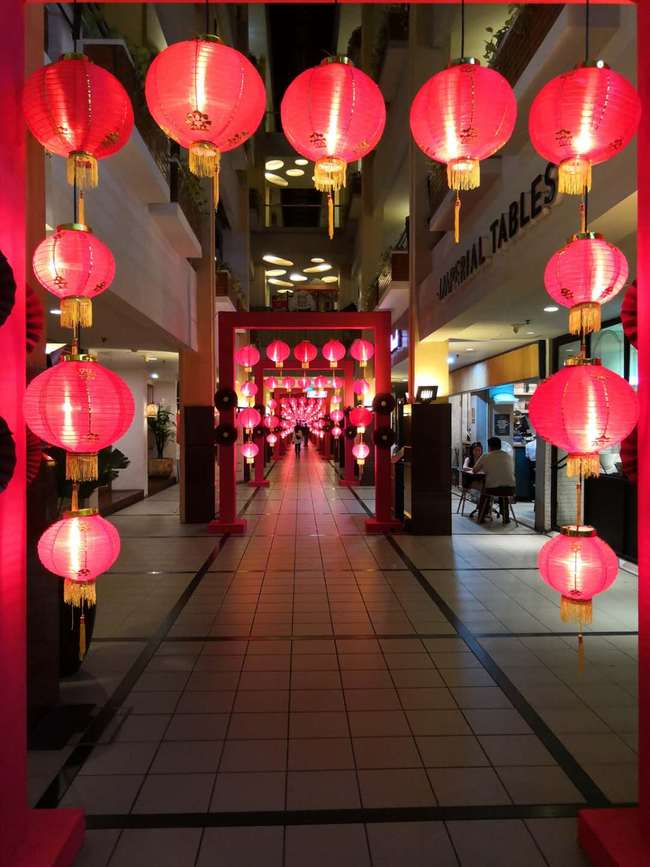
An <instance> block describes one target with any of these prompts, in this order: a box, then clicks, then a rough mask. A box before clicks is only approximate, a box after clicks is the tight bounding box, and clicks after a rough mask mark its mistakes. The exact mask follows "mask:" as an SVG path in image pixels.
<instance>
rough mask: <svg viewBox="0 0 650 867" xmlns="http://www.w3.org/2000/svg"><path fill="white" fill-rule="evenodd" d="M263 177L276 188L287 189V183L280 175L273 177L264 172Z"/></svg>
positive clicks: (270, 173)
mask: <svg viewBox="0 0 650 867" xmlns="http://www.w3.org/2000/svg"><path fill="white" fill-rule="evenodd" d="M264 177H265V178H266V180H267V181H268V182H269V183H270V184H275V186H276V187H288V186H289V181H288V180H287V179H286V178H282V177H280V175H274V174H273V172H264Z"/></svg>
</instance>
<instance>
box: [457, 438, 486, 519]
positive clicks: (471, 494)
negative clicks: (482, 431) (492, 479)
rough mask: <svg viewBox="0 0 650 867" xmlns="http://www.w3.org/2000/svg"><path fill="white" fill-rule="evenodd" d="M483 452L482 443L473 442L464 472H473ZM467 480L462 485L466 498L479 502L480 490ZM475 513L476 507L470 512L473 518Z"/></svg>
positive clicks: (464, 465)
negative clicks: (470, 484)
mask: <svg viewBox="0 0 650 867" xmlns="http://www.w3.org/2000/svg"><path fill="white" fill-rule="evenodd" d="M482 454H483V446H482V445H481V443H479V442H476V443H472V445H471V446H470V450H469V454H468V455H467V457H466V458H465V460H464V462H463V472H464V473H473V472H474V467H475V465H476V462H477V461H478V459H479V458H480V457H481V455H482ZM466 482H467V480H466V479H463V481H462V485H463V488H465V489H466V494H465V496H466V498H467V499H468V500H471V501H472V503H475V504H478V501H479V492H478V491H477V490H476V488H472V487H470V486H469V485H468V484H467V483H466ZM475 514H476V509H474V511H473V512H472V513H471V514H470V518H472V517H473V516H474V515H475Z"/></svg>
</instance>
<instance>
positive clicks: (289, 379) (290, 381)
mask: <svg viewBox="0 0 650 867" xmlns="http://www.w3.org/2000/svg"><path fill="white" fill-rule="evenodd" d="M295 384H296V380H295V379H294V378H293V376H285V377H284V379H283V380H282V385H283V386H284V387H285V388H286V389H287V391H291V390H292V388H293V387H294V386H295Z"/></svg>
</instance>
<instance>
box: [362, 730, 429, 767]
mask: <svg viewBox="0 0 650 867" xmlns="http://www.w3.org/2000/svg"><path fill="white" fill-rule="evenodd" d="M353 742H354V755H355V760H356V764H357V767H358V768H419V767H421V766H422V762H421V760H420V756H419V754H418V751H417V748H416V746H415V741H414V740H413V738H410V737H372V738H354V739H353Z"/></svg>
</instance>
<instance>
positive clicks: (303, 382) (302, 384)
mask: <svg viewBox="0 0 650 867" xmlns="http://www.w3.org/2000/svg"><path fill="white" fill-rule="evenodd" d="M296 385H297V386H298V388H302V389H303V390H304V389H306V388H309V386H310V385H311V379H310V378H309V377H308V376H299V377H298V379H297V380H296Z"/></svg>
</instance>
